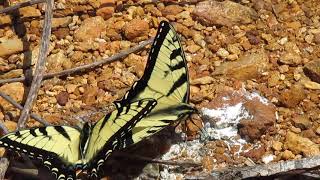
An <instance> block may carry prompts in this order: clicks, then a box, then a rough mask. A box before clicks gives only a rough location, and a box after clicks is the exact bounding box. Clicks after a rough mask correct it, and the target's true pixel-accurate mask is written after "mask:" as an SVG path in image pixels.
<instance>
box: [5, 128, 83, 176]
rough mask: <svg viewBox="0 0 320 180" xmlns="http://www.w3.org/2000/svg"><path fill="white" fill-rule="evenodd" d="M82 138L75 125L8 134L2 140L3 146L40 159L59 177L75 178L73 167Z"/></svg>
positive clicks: (77, 157) (78, 156)
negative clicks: (73, 126)
mask: <svg viewBox="0 0 320 180" xmlns="http://www.w3.org/2000/svg"><path fill="white" fill-rule="evenodd" d="M79 141H80V132H79V131H78V130H77V129H75V128H72V127H69V126H48V127H40V128H32V129H28V130H21V131H16V132H13V133H9V134H7V135H6V136H4V137H2V138H1V139H0V146H1V147H6V148H8V149H10V150H13V151H16V152H20V153H24V154H26V155H28V156H29V157H30V158H32V159H38V160H41V161H42V162H43V164H44V165H45V166H46V167H48V168H49V169H50V170H51V171H52V172H53V174H55V175H56V176H57V178H58V177H60V179H63V177H68V176H69V175H70V176H71V177H74V172H72V167H73V165H74V164H75V163H76V162H77V161H78V160H79V158H80V152H79ZM62 166H63V167H62ZM66 167H69V168H70V169H69V168H66ZM63 168H65V169H67V170H64V169H63ZM68 169H69V170H68ZM62 171H64V172H62ZM63 173H66V174H67V175H63ZM61 175H62V176H61ZM58 179H59V178H58Z"/></svg>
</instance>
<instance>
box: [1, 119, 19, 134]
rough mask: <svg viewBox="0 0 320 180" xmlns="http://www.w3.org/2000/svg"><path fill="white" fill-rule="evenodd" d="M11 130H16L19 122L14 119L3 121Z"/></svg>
mask: <svg viewBox="0 0 320 180" xmlns="http://www.w3.org/2000/svg"><path fill="white" fill-rule="evenodd" d="M3 124H4V125H5V126H6V127H7V128H8V130H9V132H12V131H15V130H16V129H17V123H16V122H14V121H4V123H3Z"/></svg>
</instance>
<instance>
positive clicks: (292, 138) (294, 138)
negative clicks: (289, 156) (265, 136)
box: [285, 131, 320, 157]
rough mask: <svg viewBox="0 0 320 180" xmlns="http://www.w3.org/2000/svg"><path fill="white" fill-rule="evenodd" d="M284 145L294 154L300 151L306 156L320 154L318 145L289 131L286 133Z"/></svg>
mask: <svg viewBox="0 0 320 180" xmlns="http://www.w3.org/2000/svg"><path fill="white" fill-rule="evenodd" d="M285 146H286V147H288V149H289V150H290V151H292V152H293V153H294V154H300V153H302V154H303V155H304V156H306V157H310V156H315V155H319V154H320V150H319V145H317V144H315V143H314V142H312V141H311V140H310V139H308V138H304V137H301V136H299V135H297V134H295V133H293V132H290V131H289V132H288V133H287V135H286V140H285Z"/></svg>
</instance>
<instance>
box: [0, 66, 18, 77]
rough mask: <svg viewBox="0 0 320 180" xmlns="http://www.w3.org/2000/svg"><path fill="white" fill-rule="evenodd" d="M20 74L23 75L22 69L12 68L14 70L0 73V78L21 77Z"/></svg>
mask: <svg viewBox="0 0 320 180" xmlns="http://www.w3.org/2000/svg"><path fill="white" fill-rule="evenodd" d="M0 69H1V68H0ZM0 72H1V71H0ZM22 75H23V70H22V69H14V70H11V71H9V72H7V73H4V74H1V75H0V79H10V78H17V77H21V76H22Z"/></svg>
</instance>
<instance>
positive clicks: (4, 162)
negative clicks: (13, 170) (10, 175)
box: [0, 158, 9, 179]
mask: <svg viewBox="0 0 320 180" xmlns="http://www.w3.org/2000/svg"><path fill="white" fill-rule="evenodd" d="M8 167H9V160H8V159H7V158H1V159H0V179H5V178H4V176H5V174H6V172H7V169H8Z"/></svg>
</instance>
